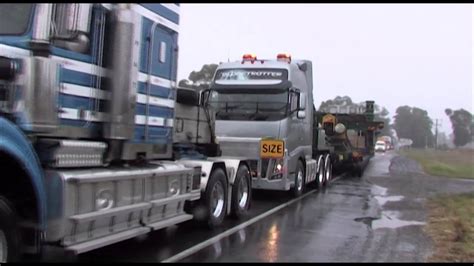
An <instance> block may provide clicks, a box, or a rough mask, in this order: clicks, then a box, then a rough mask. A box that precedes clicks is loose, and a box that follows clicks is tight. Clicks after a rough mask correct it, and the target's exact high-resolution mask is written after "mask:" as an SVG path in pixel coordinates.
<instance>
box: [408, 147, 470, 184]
mask: <svg viewBox="0 0 474 266" xmlns="http://www.w3.org/2000/svg"><path fill="white" fill-rule="evenodd" d="M400 154H401V155H404V156H406V157H408V158H411V159H413V160H416V161H417V162H418V163H420V164H421V166H422V167H423V170H424V171H425V172H426V173H427V174H430V175H437V176H446V177H457V178H470V179H474V150H446V151H441V150H432V149H431V150H430V149H427V150H424V149H409V150H401V151H400Z"/></svg>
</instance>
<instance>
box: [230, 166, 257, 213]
mask: <svg viewBox="0 0 474 266" xmlns="http://www.w3.org/2000/svg"><path fill="white" fill-rule="evenodd" d="M251 198H252V184H251V177H250V171H249V169H248V167H247V166H246V165H244V164H242V165H241V166H239V169H237V174H236V176H235V181H234V185H233V186H232V197H231V216H232V217H233V218H237V219H240V218H242V217H245V216H246V215H247V214H248V210H249V208H250V201H251Z"/></svg>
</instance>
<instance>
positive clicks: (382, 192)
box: [370, 185, 387, 196]
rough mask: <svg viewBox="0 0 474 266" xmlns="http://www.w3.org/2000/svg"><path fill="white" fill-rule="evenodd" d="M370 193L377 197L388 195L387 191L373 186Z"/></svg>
mask: <svg viewBox="0 0 474 266" xmlns="http://www.w3.org/2000/svg"><path fill="white" fill-rule="evenodd" d="M370 190H371V191H370V193H371V194H372V195H375V196H385V195H387V189H386V188H384V187H381V186H377V185H372V187H371V188H370Z"/></svg>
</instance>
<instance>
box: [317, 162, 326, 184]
mask: <svg viewBox="0 0 474 266" xmlns="http://www.w3.org/2000/svg"><path fill="white" fill-rule="evenodd" d="M318 168H319V169H318V177H317V178H316V183H317V184H316V186H317V187H318V188H322V187H323V186H324V157H323V156H322V155H320V156H319V159H318Z"/></svg>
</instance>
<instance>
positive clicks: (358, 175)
mask: <svg viewBox="0 0 474 266" xmlns="http://www.w3.org/2000/svg"><path fill="white" fill-rule="evenodd" d="M356 173H357V177H362V174H363V173H364V171H363V170H362V166H360V165H358V166H357V168H356Z"/></svg>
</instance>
